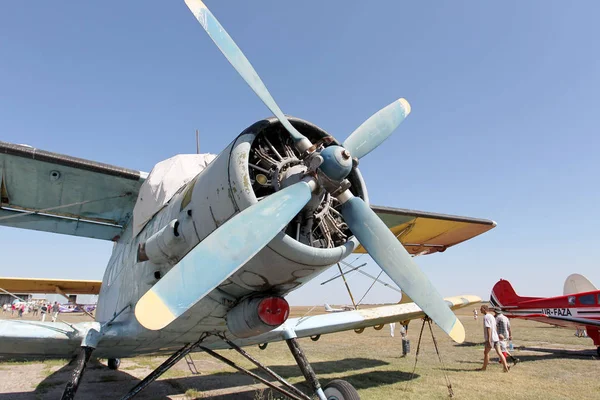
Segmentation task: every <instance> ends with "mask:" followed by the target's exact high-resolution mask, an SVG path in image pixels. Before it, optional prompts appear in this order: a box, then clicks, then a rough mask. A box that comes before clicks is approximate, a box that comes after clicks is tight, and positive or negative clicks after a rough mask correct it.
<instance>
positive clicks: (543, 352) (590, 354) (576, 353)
mask: <svg viewBox="0 0 600 400" xmlns="http://www.w3.org/2000/svg"><path fill="white" fill-rule="evenodd" d="M518 350H519V351H518V352H513V356H515V357H517V358H518V359H519V360H521V361H539V360H548V359H555V358H561V359H586V358H587V359H592V358H593V359H596V358H597V353H596V351H595V350H587V349H586V350H564V349H545V348H542V347H525V346H520V347H519V348H518ZM521 351H534V352H536V353H540V354H539V355H538V354H520V352H521Z"/></svg>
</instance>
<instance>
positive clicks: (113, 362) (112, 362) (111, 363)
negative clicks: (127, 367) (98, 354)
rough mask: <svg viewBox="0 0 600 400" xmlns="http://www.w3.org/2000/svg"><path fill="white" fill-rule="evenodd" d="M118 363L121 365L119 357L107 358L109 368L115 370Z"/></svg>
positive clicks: (117, 367)
mask: <svg viewBox="0 0 600 400" xmlns="http://www.w3.org/2000/svg"><path fill="white" fill-rule="evenodd" d="M120 365H121V359H120V358H109V359H108V368H109V369H112V370H117V369H119V366H120Z"/></svg>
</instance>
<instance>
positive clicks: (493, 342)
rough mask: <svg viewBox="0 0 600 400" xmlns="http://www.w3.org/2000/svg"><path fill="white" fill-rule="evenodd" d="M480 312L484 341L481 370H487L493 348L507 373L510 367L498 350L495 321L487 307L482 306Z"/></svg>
mask: <svg viewBox="0 0 600 400" xmlns="http://www.w3.org/2000/svg"><path fill="white" fill-rule="evenodd" d="M480 310H481V314H482V315H483V339H484V341H485V348H484V350H483V367H482V368H481V370H482V371H485V370H486V369H487V366H488V364H489V362H490V351H491V350H492V348H493V349H494V350H496V353H497V354H498V357H499V358H500V361H501V362H502V366H503V367H504V372H508V371H509V369H510V367H509V366H508V364H507V363H506V358H504V354H502V351H501V349H500V338H499V337H498V332H497V331H496V320H495V319H494V316H493V315H492V314H491V313H490V312H489V311H490V309H489V307H488V306H487V305H485V304H483V305H482V306H481V309H480Z"/></svg>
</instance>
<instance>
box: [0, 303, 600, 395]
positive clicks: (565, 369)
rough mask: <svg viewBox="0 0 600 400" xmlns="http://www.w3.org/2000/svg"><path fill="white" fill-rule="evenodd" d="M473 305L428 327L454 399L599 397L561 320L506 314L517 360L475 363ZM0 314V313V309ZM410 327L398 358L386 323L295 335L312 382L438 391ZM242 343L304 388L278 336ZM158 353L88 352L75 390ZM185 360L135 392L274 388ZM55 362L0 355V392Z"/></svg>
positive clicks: (105, 385) (592, 362)
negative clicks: (114, 367)
mask: <svg viewBox="0 0 600 400" xmlns="http://www.w3.org/2000/svg"><path fill="white" fill-rule="evenodd" d="M474 307H478V306H473V307H469V308H468V309H466V310H459V312H458V315H459V317H460V319H461V321H462V322H463V324H464V325H465V328H466V330H467V339H466V341H465V343H463V344H461V345H456V344H454V343H453V342H452V341H451V340H450V339H449V338H448V337H447V336H445V335H444V334H443V333H442V332H441V331H440V330H439V329H437V327H434V333H435V336H436V339H437V342H438V345H439V347H440V351H441V355H442V360H443V361H444V363H445V366H446V368H447V373H448V377H449V379H450V382H451V384H452V388H453V390H454V394H455V398H456V399H482V398H488V399H489V398H507V399H511V400H513V399H543V400H549V399H577V398H600V379H599V375H600V374H599V373H600V360H598V359H597V357H596V351H595V349H594V347H593V345H592V341H591V340H590V339H588V338H577V337H575V336H574V332H573V331H572V330H568V329H559V328H554V327H552V326H549V325H544V324H539V323H534V322H529V321H518V320H515V321H512V323H513V331H514V337H515V340H514V343H515V345H516V346H517V347H518V348H519V349H518V350H516V351H515V352H514V353H515V355H516V356H517V357H519V358H520V359H521V363H519V364H517V365H516V366H514V367H512V368H511V371H510V372H509V373H503V372H502V368H501V367H500V366H499V365H498V364H497V363H492V365H491V366H490V367H489V368H488V370H487V371H485V372H482V371H478V370H477V369H478V368H480V367H481V363H482V359H483V358H482V355H483V346H482V345H481V342H482V327H481V323H482V322H481V318H479V319H478V320H477V321H475V320H473V316H472V310H473V308H474ZM309 309H310V307H294V308H293V314H292V315H293V316H301V315H304V314H305V313H306V311H308V310H309ZM319 309H321V308H320V307H319ZM312 313H315V311H313V312H312ZM312 313H311V314H312ZM2 317H4V318H6V315H2V314H0V318H2ZM61 317H64V319H65V320H66V321H73V320H89V318H87V317H85V316H67V315H65V316H61ZM420 328H421V321H413V322H411V326H410V329H409V337H410V340H411V354H410V355H409V356H408V357H406V358H402V357H401V340H400V337H399V336H398V335H397V336H396V337H395V338H391V337H390V330H389V327H388V326H385V327H384V329H382V330H380V331H376V330H374V329H372V328H368V329H365V331H364V332H363V333H362V334H360V335H359V334H356V333H354V332H344V333H338V334H332V335H324V336H322V337H321V339H320V340H319V341H318V342H313V341H311V340H310V339H302V340H301V344H302V346H303V348H304V350H305V352H306V354H307V356H308V358H309V359H310V360H311V362H312V365H313V367H314V369H315V371H316V373H317V375H318V376H319V378H320V380H321V383H322V384H325V383H327V382H328V381H330V380H332V379H336V378H341V379H345V380H348V381H349V382H350V383H352V384H353V385H354V386H355V387H356V388H357V389H358V391H359V393H360V396H361V399H399V398H410V399H442V398H447V397H448V389H447V388H446V383H445V380H444V374H443V371H442V368H441V365H440V362H439V360H438V358H437V355H436V353H435V350H434V347H433V342H432V339H431V335H430V334H429V332H428V331H427V330H426V331H425V332H424V334H423V342H422V344H421V354H419V361H418V364H417V369H416V371H415V376H414V377H413V379H410V376H411V372H412V369H413V366H414V362H415V352H416V348H417V341H418V337H419V331H420ZM248 351H249V352H250V353H251V354H252V355H254V356H256V357H257V358H258V359H259V360H261V361H262V362H264V363H265V364H267V365H269V366H271V367H272V368H273V369H274V370H275V371H276V372H277V373H279V374H281V375H282V376H284V377H285V378H287V379H289V381H291V382H292V383H294V384H297V385H298V387H300V388H301V389H304V390H306V389H307V388H306V386H304V384H303V380H304V379H303V378H302V377H301V374H300V371H299V370H298V368H297V367H296V365H295V363H294V360H293V358H292V356H291V354H290V353H289V351H288V349H287V346H286V345H285V343H271V344H269V346H268V348H267V350H264V351H261V350H259V349H258V348H256V347H253V348H249V349H248ZM224 353H227V355H228V356H229V357H231V358H232V359H234V360H236V362H239V363H240V364H241V365H244V366H246V367H248V368H250V369H252V370H254V368H252V366H251V365H250V363H249V362H247V361H246V360H243V359H241V357H238V356H237V355H236V354H233V352H232V351H226V352H224ZM164 359H165V357H138V358H133V359H124V360H122V363H121V368H120V370H119V371H111V370H109V369H108V368H107V367H106V366H105V362H106V360H99V361H97V360H92V361H91V362H90V363H89V364H88V369H87V370H86V373H85V376H84V378H83V383H82V384H81V386H80V388H79V392H78V396H77V398H78V399H82V400H83V399H99V398H102V399H104V398H106V399H112V398H119V397H121V396H122V395H124V394H125V393H126V392H127V391H128V390H129V389H130V388H131V387H133V386H134V385H135V384H136V383H137V382H139V380H140V379H142V378H143V377H144V376H146V375H147V374H148V373H149V372H150V371H151V370H152V369H153V368H154V367H156V366H158V365H159V364H160V363H161V362H162V361H163V360H164ZM193 360H194V364H195V366H196V368H197V371H198V372H199V374H193V373H192V372H191V371H190V368H189V367H188V364H187V363H186V362H185V361H181V362H180V363H179V364H177V365H176V366H175V367H173V368H172V369H171V370H170V371H168V372H167V373H166V374H164V375H163V376H162V377H161V378H160V379H159V380H158V381H157V382H155V383H153V384H152V385H151V386H149V387H148V388H147V389H146V390H145V391H144V392H142V393H141V394H140V395H139V396H138V397H137V398H139V399H193V398H202V399H227V400H230V399H252V400H259V399H277V398H281V396H279V395H278V394H272V393H269V392H268V391H267V390H264V389H263V387H262V385H258V384H255V382H253V380H252V379H251V378H249V377H247V376H245V375H242V374H239V373H237V372H235V371H234V370H233V369H232V368H230V367H228V366H226V365H224V364H222V363H220V362H219V361H217V360H215V359H213V358H211V357H209V356H207V355H204V354H202V353H196V354H194V355H193ZM65 363H66V361H65V360H52V361H46V362H0V400H9V399H10V400H24V399H57V398H60V395H61V394H62V390H63V387H64V383H65V382H66V380H67V379H68V377H69V372H70V370H71V369H70V367H68V366H65ZM255 372H256V371H255Z"/></svg>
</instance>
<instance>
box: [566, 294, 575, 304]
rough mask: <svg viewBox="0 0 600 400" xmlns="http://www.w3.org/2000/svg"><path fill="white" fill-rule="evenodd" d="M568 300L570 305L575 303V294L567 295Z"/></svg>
mask: <svg viewBox="0 0 600 400" xmlns="http://www.w3.org/2000/svg"><path fill="white" fill-rule="evenodd" d="M568 300H569V305H571V306H574V305H575V296H569V298H568Z"/></svg>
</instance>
